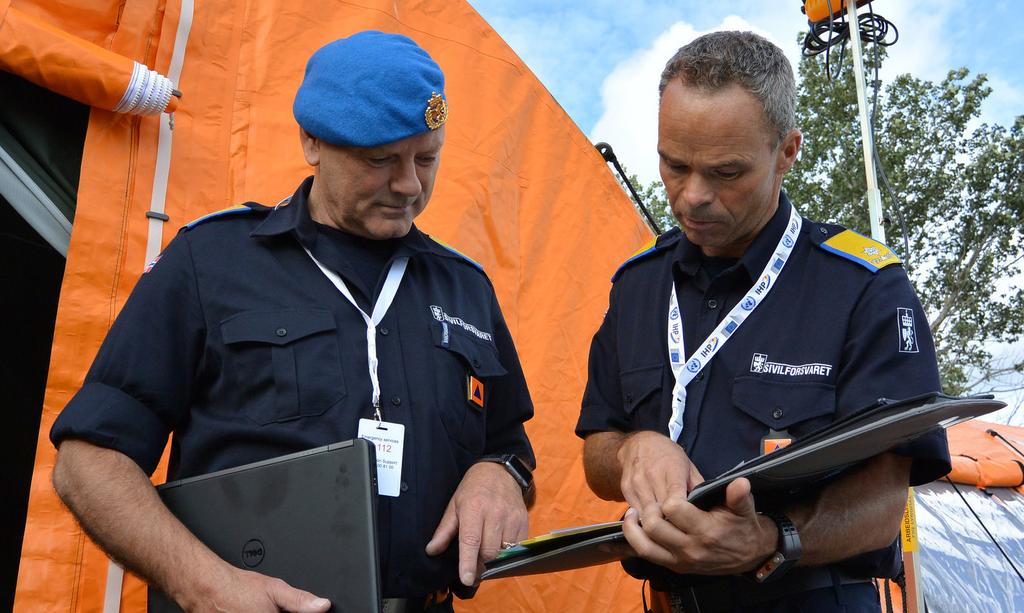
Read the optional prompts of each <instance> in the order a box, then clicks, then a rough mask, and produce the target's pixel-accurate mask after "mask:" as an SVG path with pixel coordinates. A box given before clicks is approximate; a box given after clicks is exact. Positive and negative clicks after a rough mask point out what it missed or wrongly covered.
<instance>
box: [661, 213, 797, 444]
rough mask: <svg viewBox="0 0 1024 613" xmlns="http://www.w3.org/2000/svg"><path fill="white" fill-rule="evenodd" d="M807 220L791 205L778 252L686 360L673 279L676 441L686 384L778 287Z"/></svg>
mask: <svg viewBox="0 0 1024 613" xmlns="http://www.w3.org/2000/svg"><path fill="white" fill-rule="evenodd" d="M802 224H803V219H802V218H801V217H800V214H799V213H797V212H796V207H794V206H792V205H790V212H789V225H788V226H786V231H785V232H783V233H782V237H781V238H779V244H778V245H776V246H775V253H774V254H773V255H772V257H771V258H769V260H768V263H767V264H766V265H765V267H764V270H763V271H761V276H760V277H758V279H757V281H756V282H754V286H753V287H751V288H750V290H749V291H748V292H747V293H746V295H745V296H743V299H742V300H740V301H739V302H738V303H737V304H736V306H734V307H733V308H732V310H731V311H729V314H728V315H726V316H725V317H724V318H723V319H722V321H721V323H719V324H718V327H716V328H715V329H714V330H713V331H712V332H711V334H710V335H709V336H708V337H707V338H706V339H704V342H703V343H701V344H700V345H698V347H699V349H698V350H697V351H695V352H694V353H693V355H691V356H690V357H689V359H688V360H686V361H685V362H684V361H683V360H684V357H685V356H686V349H685V346H684V342H683V317H682V314H681V313H680V311H679V300H678V298H677V297H676V284H675V282H674V281H673V282H672V295H671V296H670V297H669V302H668V359H669V363H670V364H671V365H672V375H673V376H674V377H675V380H676V383H675V387H673V388H672V417H670V418H669V421H668V433H669V436H671V437H672V440H673V441H677V442H678V441H679V435H680V434H682V432H683V414H684V412H685V411H686V386H687V385H689V384H690V381H693V379H694V377H696V376H697V375H698V374H700V372H701V371H702V370H704V367H705V366H707V365H708V363H709V362H710V361H711V359H712V358H714V357H715V355H716V354H717V353H718V352H719V351H721V350H722V347H723V346H724V345H725V343H726V341H728V340H729V339H730V338H731V337H732V335H733V334H735V332H736V330H737V329H738V328H739V327H740V325H741V324H743V322H744V321H745V320H746V319H747V317H749V316H750V314H751V313H753V312H754V309H756V308H757V307H758V306H759V305H760V304H761V303H762V302H763V301H764V299H765V297H766V296H767V295H768V292H770V291H771V290H772V288H773V287H775V282H776V280H777V279H778V277H779V274H780V273H781V272H782V269H783V268H784V267H785V266H786V262H787V261H788V260H789V256H790V254H791V253H793V247H794V246H795V245H796V241H797V238H798V237H799V236H800V226H801V225H802ZM684 365H685V367H684Z"/></svg>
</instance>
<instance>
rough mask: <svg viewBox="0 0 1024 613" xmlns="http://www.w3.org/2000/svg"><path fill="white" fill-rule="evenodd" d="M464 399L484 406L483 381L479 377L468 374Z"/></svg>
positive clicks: (481, 406)
mask: <svg viewBox="0 0 1024 613" xmlns="http://www.w3.org/2000/svg"><path fill="white" fill-rule="evenodd" d="M466 387H467V388H468V389H467V390H466V394H467V395H466V399H467V400H469V401H470V402H472V403H473V404H475V405H476V406H478V407H480V408H481V409H482V408H484V383H483V381H481V380H480V379H477V378H476V377H474V376H473V375H469V384H468V385H467V386H466Z"/></svg>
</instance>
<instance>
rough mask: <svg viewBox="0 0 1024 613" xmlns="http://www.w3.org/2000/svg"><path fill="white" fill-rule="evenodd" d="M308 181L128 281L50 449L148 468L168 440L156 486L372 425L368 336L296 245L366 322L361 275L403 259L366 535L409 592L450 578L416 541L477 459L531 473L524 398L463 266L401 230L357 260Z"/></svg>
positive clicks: (449, 559)
mask: <svg viewBox="0 0 1024 613" xmlns="http://www.w3.org/2000/svg"><path fill="white" fill-rule="evenodd" d="M310 185H311V180H308V179H307V181H306V182H305V183H303V184H302V186H301V187H300V188H299V189H298V191H297V192H296V193H295V195H294V196H293V197H292V198H291V201H290V203H288V205H287V206H279V207H277V208H274V209H271V208H268V207H262V206H260V205H257V204H255V203H252V204H250V205H248V206H246V207H240V208H238V209H233V210H231V211H230V212H227V213H222V214H220V215H218V216H212V217H210V218H208V219H206V220H202V221H200V222H199V223H194V224H190V226H188V227H186V228H185V229H183V231H182V232H181V233H179V234H178V236H177V237H176V238H175V239H174V240H173V241H172V242H171V243H170V244H169V245H168V246H167V248H166V249H165V250H164V252H163V253H162V254H161V256H160V258H159V260H158V261H157V262H156V264H155V265H153V267H152V269H151V270H150V271H149V272H147V273H146V274H144V275H142V277H141V279H140V280H139V282H138V284H137V285H136V287H135V289H134V291H133V292H132V295H131V296H130V297H129V299H128V301H127V303H126V304H125V306H124V308H123V309H122V311H121V313H120V315H119V316H118V318H117V321H116V322H115V323H114V326H113V327H112V328H111V330H110V332H109V334H108V335H107V338H106V339H105V340H104V342H103V345H102V347H101V348H100V351H99V354H98V355H97V357H96V360H95V362H94V363H93V365H92V368H91V369H90V371H89V373H88V375H87V377H86V380H85V384H84V385H83V386H82V389H81V390H80V391H79V392H78V393H77V394H76V395H75V396H74V398H72V400H71V402H70V403H68V405H67V407H65V409H64V411H63V412H62V413H61V415H60V416H59V418H58V419H57V422H56V423H55V424H54V427H53V429H52V431H51V433H50V438H51V440H52V441H53V442H54V444H59V443H60V441H62V440H63V439H66V438H78V439H84V440H86V441H89V442H91V443H94V444H96V445H100V446H102V447H107V448H111V449H115V450H117V451H120V452H122V453H124V454H126V455H127V456H129V457H131V458H132V459H133V460H135V462H137V463H138V464H139V466H141V467H142V469H143V470H145V471H146V472H147V473H152V472H153V470H154V469H155V467H156V465H157V462H158V461H159V458H160V455H161V452H162V450H163V448H164V444H165V441H166V440H167V436H168V434H169V433H172V432H173V434H174V436H173V438H172V440H171V458H170V466H169V472H168V479H169V480H174V479H180V478H184V477H189V476H193V475H198V474H204V473H208V472H212V471H216V470H220V469H223V468H228V467H232V466H238V465H241V464H246V463H249V462H255V461H258V460H263V459H267V458H271V457H276V456H280V455H283V454H287V453H292V452H295V451H300V450H304V449H309V448H312V447H317V446H321V445H326V444H329V443H333V442H337V441H342V440H347V439H351V438H355V436H356V431H357V426H358V421H359V419H360V418H364V417H367V418H368V417H371V416H372V408H371V406H370V405H371V402H370V392H371V385H370V378H369V374H368V367H367V349H366V325H365V323H364V321H363V319H362V317H361V316H360V315H359V313H358V312H357V311H356V309H355V308H354V307H353V306H352V304H351V303H349V302H348V301H347V300H346V299H345V298H344V297H343V296H342V295H341V294H340V293H339V292H338V290H337V288H336V287H335V286H334V285H333V284H332V283H331V282H330V281H329V280H328V279H327V278H326V277H325V276H324V274H323V273H322V272H321V271H320V269H319V268H317V266H316V265H315V264H314V263H313V261H312V260H311V259H310V257H309V255H307V254H306V252H305V251H304V250H303V246H305V247H307V248H309V249H310V251H311V252H312V253H313V254H314V255H315V256H316V258H317V259H318V260H319V261H320V262H322V263H323V264H324V265H325V266H326V267H328V268H330V269H332V270H334V271H336V272H337V273H338V274H340V275H341V276H342V277H343V278H344V279H345V281H346V283H347V284H348V285H349V286H350V288H351V289H352V290H353V291H352V293H353V295H354V296H355V297H356V299H357V301H358V302H360V303H361V305H362V306H363V308H364V310H366V311H367V312H369V307H368V303H370V302H372V301H371V300H370V298H371V297H375V296H376V295H377V293H378V292H379V291H380V287H381V285H382V283H383V278H384V275H383V274H377V277H378V281H377V283H376V287H369V286H368V283H367V280H368V279H371V278H373V275H372V271H373V270H375V269H377V270H380V271H384V270H386V269H387V261H390V259H392V258H394V257H399V256H408V257H409V263H408V268H407V270H406V273H405V277H404V278H403V280H402V283H401V286H400V287H399V289H398V293H397V295H396V296H395V300H394V303H393V304H392V305H391V308H390V309H389V310H388V313H387V315H386V316H385V317H384V319H383V320H382V321H381V322H380V324H379V325H378V326H377V347H378V355H379V360H380V365H379V367H378V373H379V377H380V385H381V404H382V412H383V417H384V419H385V420H387V421H391V422H397V423H400V424H404V425H405V449H404V457H403V465H402V481H401V494H400V496H399V497H398V498H388V497H384V496H382V497H381V498H380V505H379V508H380V516H379V529H380V548H381V555H382V560H381V564H382V565H381V574H382V578H383V580H384V585H383V589H384V595H385V596H387V597H420V596H423V595H425V594H428V593H430V592H432V591H434V590H437V589H439V588H442V587H445V586H449V585H457V584H458V578H457V559H458V558H457V549H458V546H457V543H456V544H454V545H453V546H452V547H451V548H450V549H449V551H448V552H447V553H446V554H444V555H443V556H440V557H438V558H430V557H428V556H427V555H426V554H425V553H424V552H423V548H424V546H425V545H426V544H427V541H429V540H430V537H431V535H432V534H433V532H434V529H435V528H436V527H437V523H438V522H439V521H440V519H441V515H442V514H443V512H444V509H445V507H446V505H447V504H448V501H449V499H450V498H451V496H452V494H453V493H454V492H455V488H456V487H457V486H458V484H459V482H460V480H461V479H462V476H463V475H464V474H465V472H466V470H467V469H468V468H469V467H470V466H471V465H472V464H473V463H474V462H475V461H476V460H477V459H478V458H480V457H481V456H483V455H487V454H497V453H515V454H516V455H518V456H519V457H520V458H523V459H524V460H525V461H526V462H528V463H530V464H533V463H534V458H533V452H532V450H531V447H530V443H529V441H528V440H527V438H526V433H525V430H524V428H523V422H525V421H526V420H528V419H529V418H530V417H531V416H532V415H533V405H532V404H531V402H530V396H529V392H528V391H527V388H526V382H525V379H524V378H523V372H522V369H521V367H520V364H519V358H518V356H517V355H516V350H515V347H514V346H513V343H512V338H511V336H510V334H509V330H508V327H507V326H506V324H505V320H504V318H503V317H502V314H501V310H500V309H499V307H498V303H497V300H496V298H495V294H494V289H493V287H492V286H491V283H490V281H489V280H488V279H487V276H486V275H485V274H484V273H483V271H482V270H481V269H480V268H479V267H478V266H477V265H476V264H475V263H473V262H472V261H470V260H468V259H466V258H465V257H464V256H461V255H459V254H457V253H454V252H452V251H451V250H449V249H448V248H446V247H444V246H442V245H440V244H438V243H436V242H435V241H433V240H431V239H430V238H429V237H427V236H426V235H425V234H423V233H421V232H420V231H419V230H418V229H416V228H415V226H414V227H413V228H412V230H411V231H410V232H409V234H408V235H407V236H405V237H404V238H401V239H398V240H395V241H385V242H384V243H387V244H382V246H381V248H382V249H383V250H384V253H383V255H382V254H381V253H379V252H374V253H367V252H366V251H365V249H362V248H360V245H359V242H360V241H358V240H352V239H353V237H351V236H345V235H341V234H340V233H337V232H336V231H331V230H329V229H324V228H320V229H318V227H317V224H316V223H315V222H313V220H312V219H311V218H310V216H309V211H308V208H307V202H306V198H307V196H308V191H309V187H310ZM364 247H365V246H364ZM389 253H390V255H389ZM360 254H363V255H360ZM385 258H386V260H387V261H385ZM367 270H369V271H370V272H366V271H367ZM360 271H362V272H360ZM470 374H472V375H474V376H475V377H477V378H478V379H479V380H481V381H482V382H483V384H484V406H483V407H482V408H481V407H479V406H477V404H475V403H473V402H471V401H470V400H469V399H468V397H467V376H468V375H470Z"/></svg>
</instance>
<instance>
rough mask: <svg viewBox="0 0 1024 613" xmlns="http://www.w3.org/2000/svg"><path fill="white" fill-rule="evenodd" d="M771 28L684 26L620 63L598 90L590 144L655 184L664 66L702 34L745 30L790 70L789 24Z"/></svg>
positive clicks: (735, 20) (728, 21) (794, 55)
mask: <svg viewBox="0 0 1024 613" xmlns="http://www.w3.org/2000/svg"><path fill="white" fill-rule="evenodd" d="M766 21H771V20H766ZM776 24H778V26H779V27H778V28H777V30H778V31H769V30H764V29H762V28H761V27H757V26H754V25H752V24H751V23H750V22H748V21H746V20H745V19H743V18H741V17H737V16H735V15H730V16H728V17H726V18H725V19H723V20H722V22H721V24H719V25H718V26H716V27H714V28H711V29H710V30H703V31H698V30H696V29H694V27H693V26H692V25H690V24H689V23H687V22H685V21H680V22H677V23H675V24H674V25H672V26H671V27H670V28H669V29H668V30H667V31H665V32H664V33H663V34H661V35H660V36H658V37H657V38H656V39H655V40H654V42H653V43H652V44H651V46H650V47H647V48H646V49H641V50H640V51H637V52H636V53H634V54H633V55H632V56H630V57H629V58H627V59H626V60H624V61H622V62H620V63H619V64H618V65H617V66H616V67H615V69H614V70H612V72H611V74H609V75H608V76H607V77H606V78H605V80H604V82H603V83H602V84H601V102H602V106H603V108H604V112H603V113H602V114H601V116H600V118H599V119H598V120H597V122H596V123H595V124H594V129H593V130H591V133H590V138H591V140H592V141H594V142H595V143H596V142H600V141H604V142H607V143H609V144H610V145H611V146H612V148H613V149H614V150H615V154H616V156H618V158H619V161H620V162H621V163H622V164H623V165H625V166H626V167H627V169H628V170H629V172H630V173H635V174H636V175H637V176H638V177H640V180H641V181H642V182H643V183H644V184H647V183H650V182H651V181H655V180H658V178H659V177H658V154H657V140H658V134H657V132H658V81H659V79H660V78H661V71H662V69H663V68H664V67H665V62H666V61H668V59H669V58H670V57H672V55H673V54H674V53H675V52H676V50H678V49H679V47H682V46H683V45H685V44H687V43H689V42H690V41H692V40H693V39H695V38H697V37H698V36H701V35H703V34H706V33H707V32H713V31H719V30H750V31H753V32H756V33H758V34H760V35H762V36H764V37H765V38H767V39H769V40H771V41H772V42H774V43H775V44H776V45H779V47H781V48H782V49H783V50H784V51H785V52H786V55H787V56H788V57H789V61H790V63H792V64H793V65H794V67H795V66H796V62H797V61H798V60H799V55H800V52H799V49H797V48H796V46H795V44H794V43H793V41H792V40H791V39H792V38H793V27H792V23H788V24H787V23H785V22H784V21H778V20H777V21H775V22H773V23H772V25H776Z"/></svg>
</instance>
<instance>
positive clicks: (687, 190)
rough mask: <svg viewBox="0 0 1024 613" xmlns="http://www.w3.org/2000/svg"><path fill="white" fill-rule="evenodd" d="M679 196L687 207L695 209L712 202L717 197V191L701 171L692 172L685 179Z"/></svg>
mask: <svg viewBox="0 0 1024 613" xmlns="http://www.w3.org/2000/svg"><path fill="white" fill-rule="evenodd" d="M679 196H680V198H682V200H683V203H684V204H685V205H686V206H687V208H690V209H693V208H697V207H699V206H702V205H705V204H710V203H711V202H712V201H713V200H714V199H715V192H714V190H713V189H712V188H711V184H710V183H709V182H708V181H707V180H705V179H704V177H702V176H701V175H700V174H699V173H696V172H691V173H690V174H689V175H687V176H686V178H684V179H683V184H682V188H681V189H680V190H679Z"/></svg>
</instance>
